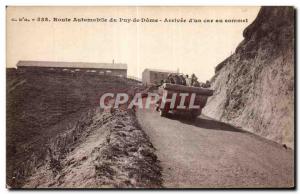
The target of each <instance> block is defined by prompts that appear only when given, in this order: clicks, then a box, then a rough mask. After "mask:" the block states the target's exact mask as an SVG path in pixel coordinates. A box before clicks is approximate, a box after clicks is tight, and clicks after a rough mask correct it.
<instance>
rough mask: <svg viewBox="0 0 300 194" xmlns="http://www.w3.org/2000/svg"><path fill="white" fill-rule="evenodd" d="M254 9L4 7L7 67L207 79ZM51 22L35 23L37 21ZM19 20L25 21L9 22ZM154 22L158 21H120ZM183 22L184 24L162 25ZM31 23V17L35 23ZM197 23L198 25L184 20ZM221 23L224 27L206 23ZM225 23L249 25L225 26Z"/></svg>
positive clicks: (237, 40)
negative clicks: (32, 63)
mask: <svg viewBox="0 0 300 194" xmlns="http://www.w3.org/2000/svg"><path fill="white" fill-rule="evenodd" d="M258 11H259V7H197V6H195V7H134V6H131V7H8V8H7V12H6V14H7V15H6V16H7V29H6V30H7V38H6V46H7V47H6V50H7V52H6V54H7V56H6V63H7V64H6V66H7V67H15V66H16V64H17V62H18V61H19V60H38V61H68V62H99V63H110V62H112V61H113V60H114V61H115V62H116V63H126V64H127V66H128V75H130V76H135V77H139V78H140V77H141V76H142V72H143V70H144V69H145V68H151V69H162V70H170V71H179V72H180V73H184V74H192V73H195V74H196V75H197V76H198V78H199V80H200V81H205V80H208V79H210V78H211V77H212V76H213V75H214V68H215V66H217V65H218V64H219V63H220V62H222V61H223V60H225V59H226V58H227V57H228V56H229V55H231V54H232V53H233V52H234V51H235V48H236V47H237V45H238V44H239V43H240V42H241V41H242V40H243V36H242V33H243V30H244V29H245V28H246V27H247V26H248V25H250V24H251V23H252V22H253V20H254V19H255V18H256V16H257V14H258ZM39 17H40V18H48V19H49V20H51V21H47V22H38V21H37V19H38V18H39ZM22 18H27V19H30V20H31V21H30V22H24V21H13V20H19V19H21V20H22ZM54 18H57V19H61V20H64V19H65V18H70V19H71V20H73V18H79V19H80V18H104V19H107V20H108V21H109V19H110V18H114V19H116V20H117V21H116V22H54ZM120 18H122V19H133V18H137V19H141V18H144V19H147V18H148V19H158V20H162V21H161V22H157V23H156V22H133V21H131V22H129V23H127V22H124V21H125V20H122V22H120ZM175 18H177V19H180V18H183V19H186V20H187V22H186V23H180V22H164V20H165V19H175ZM32 19H35V20H34V21H33V20H32ZM190 19H197V20H198V21H199V20H200V19H201V22H191V23H190V22H188V21H189V20H190ZM216 19H222V20H223V23H216V22H213V23H208V22H204V21H205V20H214V21H215V20H216ZM226 19H247V20H248V22H239V23H225V20H226Z"/></svg>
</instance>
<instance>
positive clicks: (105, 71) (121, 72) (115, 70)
mask: <svg viewBox="0 0 300 194" xmlns="http://www.w3.org/2000/svg"><path fill="white" fill-rule="evenodd" d="M17 68H18V70H19V71H26V72H28V71H30V72H41V71H46V72H65V73H76V74H80V73H88V74H95V75H96V74H98V75H111V76H119V77H127V64H124V63H114V62H113V63H84V62H53V61H19V62H18V63H17Z"/></svg>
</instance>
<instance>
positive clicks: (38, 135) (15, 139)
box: [6, 69, 150, 188]
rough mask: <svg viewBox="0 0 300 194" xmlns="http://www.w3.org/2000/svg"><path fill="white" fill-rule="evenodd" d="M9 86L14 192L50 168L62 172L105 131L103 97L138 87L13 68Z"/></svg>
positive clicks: (127, 82)
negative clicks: (61, 164)
mask: <svg viewBox="0 0 300 194" xmlns="http://www.w3.org/2000/svg"><path fill="white" fill-rule="evenodd" d="M6 84H7V105H6V108H7V120H6V121H7V122H6V123H7V133H6V134H7V139H6V142H7V161H6V164H7V184H8V185H9V186H10V187H14V188H18V187H22V185H23V184H24V181H25V180H26V178H27V177H29V176H31V175H32V174H33V173H34V172H35V171H37V170H38V169H39V168H41V167H43V166H45V165H50V169H52V170H53V169H56V167H57V165H56V162H57V161H62V160H63V158H64V157H66V156H67V154H68V153H69V152H71V151H72V150H73V149H74V148H75V147H76V146H78V145H79V144H80V142H83V141H84V140H85V138H88V137H89V135H90V133H92V131H94V130H97V129H98V128H97V127H101V125H100V124H99V122H96V121H97V120H100V119H101V118H102V117H103V115H102V113H101V111H100V110H98V109H100V108H99V99H100V96H101V94H102V93H104V92H120V91H123V92H125V91H128V90H129V89H130V88H133V87H137V82H136V81H133V80H128V79H125V78H118V77H110V76H99V75H76V74H68V73H45V72H44V73H21V72H19V71H17V70H16V69H7V83H6ZM99 111H100V112H99ZM95 119H96V120H95ZM115 119H116V118H115ZM95 123H96V124H95ZM91 125H93V126H91ZM95 126H96V127H95ZM107 130H108V129H107ZM111 130H112V129H111ZM140 136H141V137H144V136H143V135H140ZM144 138H145V140H144V141H145V142H147V141H148V140H147V138H146V137H144ZM95 143H96V144H97V143H99V142H97V141H96V142H95ZM141 144H142V143H141ZM108 146H109V145H108ZM91 149H93V148H91ZM149 149H150V148H149ZM89 151H91V150H89ZM53 155H55V156H53ZM57 157H59V158H57ZM99 157H100V155H99ZM78 184H80V183H78ZM140 184H141V183H140Z"/></svg>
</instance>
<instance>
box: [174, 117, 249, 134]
mask: <svg viewBox="0 0 300 194" xmlns="http://www.w3.org/2000/svg"><path fill="white" fill-rule="evenodd" d="M168 118H169V119H172V120H178V121H180V122H182V123H185V124H188V125H193V126H196V127H199V128H205V129H212V130H220V131H232V132H240V133H244V132H245V131H243V130H241V129H238V128H236V127H234V126H232V125H229V124H227V123H223V122H221V121H216V120H213V119H211V118H208V117H206V116H201V117H197V118H196V119H193V120H192V119H190V118H189V117H186V116H184V115H178V114H169V115H168Z"/></svg>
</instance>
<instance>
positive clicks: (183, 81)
mask: <svg viewBox="0 0 300 194" xmlns="http://www.w3.org/2000/svg"><path fill="white" fill-rule="evenodd" d="M179 78H180V82H181V85H184V86H186V81H185V77H184V75H180V76H179Z"/></svg>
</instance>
